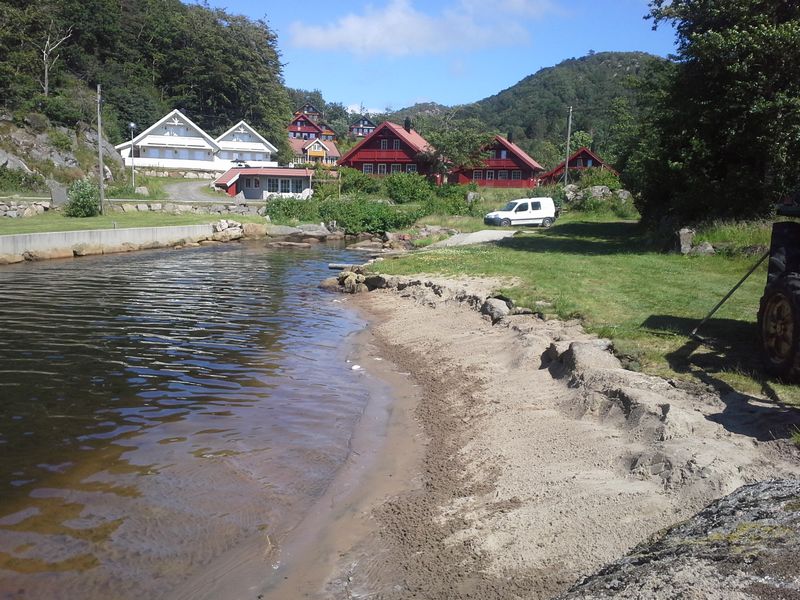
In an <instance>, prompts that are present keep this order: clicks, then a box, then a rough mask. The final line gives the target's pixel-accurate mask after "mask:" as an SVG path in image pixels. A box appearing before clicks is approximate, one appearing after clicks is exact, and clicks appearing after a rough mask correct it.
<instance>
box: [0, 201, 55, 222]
mask: <svg viewBox="0 0 800 600" xmlns="http://www.w3.org/2000/svg"><path fill="white" fill-rule="evenodd" d="M48 210H50V201H49V200H17V199H14V200H12V199H10V198H8V199H4V200H0V219H2V218H3V217H6V218H9V219H18V218H20V217H35V216H36V215H41V214H42V213H45V212H47V211H48Z"/></svg>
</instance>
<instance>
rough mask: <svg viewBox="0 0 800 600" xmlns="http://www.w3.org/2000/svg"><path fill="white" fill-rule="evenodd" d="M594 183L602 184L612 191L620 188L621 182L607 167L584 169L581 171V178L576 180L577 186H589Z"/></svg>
mask: <svg viewBox="0 0 800 600" xmlns="http://www.w3.org/2000/svg"><path fill="white" fill-rule="evenodd" d="M594 185H604V186H606V187H607V188H608V189H610V190H611V191H612V192H615V191H617V190H620V189H622V184H621V183H620V181H619V177H618V176H616V175H614V173H612V172H611V171H609V170H608V169H599V168H593V169H586V170H585V171H583V172H582V173H581V178H580V180H579V181H578V187H579V188H582V189H583V188H589V187H592V186H594Z"/></svg>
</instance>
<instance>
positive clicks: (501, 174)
mask: <svg viewBox="0 0 800 600" xmlns="http://www.w3.org/2000/svg"><path fill="white" fill-rule="evenodd" d="M497 178H498V179H508V171H506V170H505V169H500V170H499V171H498V172H497Z"/></svg>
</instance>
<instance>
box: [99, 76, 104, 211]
mask: <svg viewBox="0 0 800 600" xmlns="http://www.w3.org/2000/svg"><path fill="white" fill-rule="evenodd" d="M100 102H101V101H100V84H99V83H98V84H97V161H98V165H99V177H100V214H101V215H104V214H106V213H105V207H104V205H105V201H106V191H105V178H106V172H105V171H106V170H105V168H104V167H103V121H102V116H101V110H100Z"/></svg>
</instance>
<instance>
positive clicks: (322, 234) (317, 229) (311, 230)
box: [297, 224, 331, 240]
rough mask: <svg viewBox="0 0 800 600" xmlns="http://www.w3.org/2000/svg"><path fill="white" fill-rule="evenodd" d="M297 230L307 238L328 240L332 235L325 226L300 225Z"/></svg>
mask: <svg viewBox="0 0 800 600" xmlns="http://www.w3.org/2000/svg"><path fill="white" fill-rule="evenodd" d="M297 228H298V229H299V230H300V231H302V232H303V233H304V234H305V236H306V237H315V238H318V239H322V240H324V239H326V238H327V237H328V236H329V235H330V234H331V232H330V231H328V228H327V227H325V226H324V225H314V224H306V225H298V226H297Z"/></svg>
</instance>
